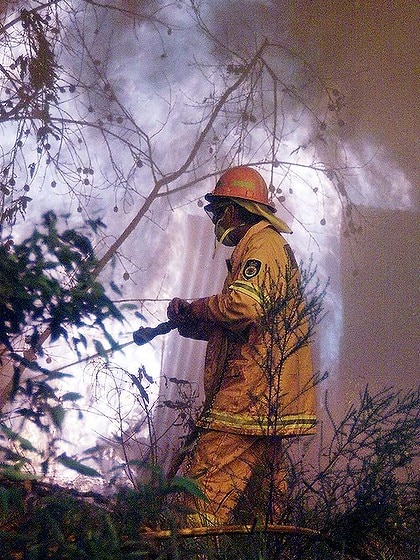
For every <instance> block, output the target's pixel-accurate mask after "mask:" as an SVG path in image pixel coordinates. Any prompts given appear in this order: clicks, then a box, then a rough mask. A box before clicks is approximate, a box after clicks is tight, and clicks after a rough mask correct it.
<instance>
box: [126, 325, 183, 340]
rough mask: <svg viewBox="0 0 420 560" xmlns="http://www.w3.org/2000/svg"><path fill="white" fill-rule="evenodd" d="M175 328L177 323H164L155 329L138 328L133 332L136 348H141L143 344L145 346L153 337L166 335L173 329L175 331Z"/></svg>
mask: <svg viewBox="0 0 420 560" xmlns="http://www.w3.org/2000/svg"><path fill="white" fill-rule="evenodd" d="M177 326H178V325H177V323H175V322H174V321H165V322H164V323H160V324H159V325H157V326H156V327H140V328H139V329H138V330H136V331H134V332H133V340H134V342H135V343H136V344H137V346H143V344H147V343H148V342H150V341H151V340H153V339H154V338H155V336H158V335H161V334H168V333H169V332H171V331H172V330H173V329H176V328H177Z"/></svg>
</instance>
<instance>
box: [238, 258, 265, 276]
mask: <svg viewBox="0 0 420 560" xmlns="http://www.w3.org/2000/svg"><path fill="white" fill-rule="evenodd" d="M260 270H261V261H258V260H257V259H249V260H248V261H246V263H245V266H244V267H243V269H242V276H243V277H244V278H245V280H250V279H251V278H254V276H257V274H258V273H259V271H260Z"/></svg>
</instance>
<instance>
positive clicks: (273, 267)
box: [191, 220, 316, 436]
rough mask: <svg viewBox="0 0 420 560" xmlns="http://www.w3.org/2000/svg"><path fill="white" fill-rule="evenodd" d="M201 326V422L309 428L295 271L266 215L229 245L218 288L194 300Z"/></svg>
mask: <svg viewBox="0 0 420 560" xmlns="http://www.w3.org/2000/svg"><path fill="white" fill-rule="evenodd" d="M191 313H192V318H193V319H194V320H195V321H196V322H197V326H198V327H199V326H200V325H201V326H204V327H205V330H207V332H208V345H207V351H206V361H205V373H204V389H205V393H206V401H207V403H209V406H207V407H206V411H205V414H204V415H203V416H202V418H201V419H200V421H199V425H200V426H201V427H205V428H211V429H214V430H221V431H227V432H233V433H241V434H249V435H279V436H291V435H301V434H313V433H314V431H315V424H316V416H315V390H314V386H313V385H314V384H313V371H312V358H311V350H310V344H309V343H308V339H307V336H308V329H307V321H306V318H305V316H304V301H303V296H302V293H301V291H300V288H299V271H298V268H297V265H296V261H295V258H294V256H293V253H292V251H291V249H290V246H289V245H288V244H287V242H286V240H285V239H284V238H283V237H282V236H281V235H280V234H279V233H278V232H277V231H276V230H275V229H274V228H273V227H272V226H271V225H270V224H269V222H267V221H266V220H263V221H260V222H258V223H257V224H255V225H254V226H252V227H251V228H250V229H249V230H248V231H247V233H246V234H245V236H244V237H243V238H242V239H241V241H240V242H239V243H238V245H237V246H236V247H235V249H234V251H233V254H232V257H231V259H230V261H229V262H228V274H227V277H226V279H225V283H224V286H223V290H222V292H221V293H220V294H217V295H214V296H210V297H206V298H202V299H198V300H195V301H194V302H193V303H192V307H191Z"/></svg>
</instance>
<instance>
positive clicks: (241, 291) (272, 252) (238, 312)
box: [191, 230, 286, 331]
mask: <svg viewBox="0 0 420 560" xmlns="http://www.w3.org/2000/svg"><path fill="white" fill-rule="evenodd" d="M285 264H286V254H285V252H284V249H283V243H282V241H281V238H280V236H279V235H278V234H277V233H274V232H268V231H267V230H265V231H264V232H261V234H260V235H256V236H253V238H252V239H251V240H250V242H249V243H248V244H247V247H246V250H245V251H244V252H243V254H242V255H241V258H240V263H239V265H238V270H237V271H236V273H235V274H234V276H232V278H231V279H230V282H228V284H227V285H226V286H225V289H224V290H223V292H222V293H221V294H217V295H213V296H210V297H206V298H201V299H198V300H195V301H193V302H192V305H191V315H192V318H193V319H198V320H200V321H204V322H208V323H215V324H216V325H218V326H221V327H224V328H226V329H228V330H231V331H241V330H244V329H246V328H247V327H248V326H249V325H251V324H253V323H256V322H258V320H259V319H260V318H261V316H262V314H263V310H264V307H265V305H266V303H267V297H268V292H269V291H270V287H269V286H268V285H269V284H273V283H274V284H275V286H276V290H281V283H282V282H281V276H282V272H281V271H282V268H283V267H284V266H285Z"/></svg>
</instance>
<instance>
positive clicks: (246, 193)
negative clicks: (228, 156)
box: [204, 165, 276, 212]
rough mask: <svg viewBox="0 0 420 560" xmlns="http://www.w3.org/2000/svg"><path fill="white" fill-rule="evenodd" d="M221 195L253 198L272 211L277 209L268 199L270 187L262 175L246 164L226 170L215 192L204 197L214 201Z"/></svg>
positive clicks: (246, 198) (245, 198)
mask: <svg viewBox="0 0 420 560" xmlns="http://www.w3.org/2000/svg"><path fill="white" fill-rule="evenodd" d="M219 197H229V198H242V199H244V200H251V201H253V202H259V203H260V204H265V205H266V206H268V208H269V209H270V210H271V211H272V212H275V211H276V209H275V207H274V206H272V205H271V204H270V201H269V200H268V189H267V185H266V183H265V181H264V179H263V178H262V176H261V175H260V174H259V173H258V171H256V170H255V169H252V168H251V167H246V166H244V165H240V166H238V167H231V168H230V169H228V170H227V171H225V173H223V175H222V176H221V177H220V179H219V180H218V181H217V183H216V186H215V188H214V190H213V192H211V193H208V194H206V196H205V197H204V198H205V199H206V200H207V201H208V202H214V201H215V200H217V198H219Z"/></svg>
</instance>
